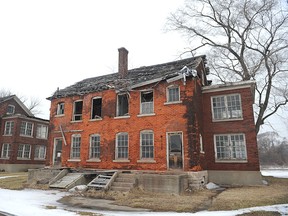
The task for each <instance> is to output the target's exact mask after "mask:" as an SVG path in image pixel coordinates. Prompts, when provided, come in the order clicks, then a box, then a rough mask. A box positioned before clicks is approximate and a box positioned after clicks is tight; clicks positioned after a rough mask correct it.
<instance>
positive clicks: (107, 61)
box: [0, 0, 287, 135]
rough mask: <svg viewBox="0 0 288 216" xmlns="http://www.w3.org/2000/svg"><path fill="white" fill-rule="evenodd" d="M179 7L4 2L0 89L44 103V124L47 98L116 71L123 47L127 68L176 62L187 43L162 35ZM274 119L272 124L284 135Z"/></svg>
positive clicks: (149, 2)
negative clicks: (71, 86) (170, 17)
mask: <svg viewBox="0 0 288 216" xmlns="http://www.w3.org/2000/svg"><path fill="white" fill-rule="evenodd" d="M183 3H184V0H169V1H167V0H157V1H155V0H137V1H136V0H121V1H119V0H105V1H97V0H85V1H80V0H77V1H76V0H49V1H48V0H45V1H44V0H25V1H23V0H1V1H0V73H1V78H0V89H6V90H10V91H11V92H13V93H15V94H17V95H18V96H25V97H28V98H30V97H36V98H39V99H41V108H40V109H41V110H42V114H41V115H39V117H41V118H45V119H48V118H49V107H50V101H48V100H46V98H47V97H49V96H50V95H51V94H52V93H53V92H54V91H55V90H56V89H57V87H59V88H60V89H61V88H65V87H67V86H69V85H72V84H74V83H75V82H77V81H80V80H82V79H85V78H89V77H95V76H100V75H104V74H109V73H113V72H117V70H118V48H120V47H125V48H126V49H128V51H129V56H128V59H129V60H128V61H129V63H128V64H129V68H130V69H131V68H136V67H141V66H149V65H153V64H159V63H164V62H169V61H174V60H176V59H179V55H180V54H181V53H183V52H184V51H186V50H187V47H189V45H188V44H187V43H186V41H185V38H184V37H181V35H179V34H178V33H176V32H168V33H165V32H164V30H163V29H164V27H165V23H166V19H167V17H168V16H169V13H171V12H174V11H175V10H176V9H177V8H178V7H180V6H182V5H183ZM199 54H207V53H199ZM208 61H209V59H208ZM279 119H281V118H278V120H277V119H276V120H275V121H274V123H273V121H272V124H273V125H274V128H275V129H277V130H278V132H280V133H281V134H282V135H286V132H287V127H286V126H285V125H283V124H281V126H279V122H281V120H279ZM275 122H276V123H275ZM267 130H271V128H270V127H267Z"/></svg>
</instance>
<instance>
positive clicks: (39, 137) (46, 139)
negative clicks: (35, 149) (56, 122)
mask: <svg viewBox="0 0 288 216" xmlns="http://www.w3.org/2000/svg"><path fill="white" fill-rule="evenodd" d="M36 138H37V139H42V140H47V138H41V137H36Z"/></svg>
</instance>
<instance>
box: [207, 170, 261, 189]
mask: <svg viewBox="0 0 288 216" xmlns="http://www.w3.org/2000/svg"><path fill="white" fill-rule="evenodd" d="M208 176H209V178H208V181H209V182H213V183H215V184H220V185H251V186H252V185H261V184H263V183H262V175H261V173H260V171H222V170H208Z"/></svg>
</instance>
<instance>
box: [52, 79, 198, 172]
mask: <svg viewBox="0 0 288 216" xmlns="http://www.w3.org/2000/svg"><path fill="white" fill-rule="evenodd" d="M173 84H178V85H179V86H180V91H181V94H180V95H181V96H180V97H181V100H182V103H180V104H169V105H164V103H165V102H166V87H167V86H169V85H171V83H170V84H168V83H167V82H164V81H163V82H160V83H158V84H157V85H155V84H153V85H151V86H145V88H144V89H148V88H149V87H153V89H154V113H155V116H142V117H138V116H137V115H138V114H139V113H140V90H141V89H138V90H133V91H131V92H129V94H130V102H129V114H130V118H122V119H115V118H114V117H115V113H116V92H115V90H106V91H103V92H98V93H91V94H87V95H83V96H73V97H66V98H60V99H53V100H52V102H51V115H50V125H51V129H52V131H51V133H50V134H51V136H50V141H49V147H50V149H49V154H50V156H49V157H50V164H52V158H53V157H52V154H53V146H54V138H57V137H58V138H61V133H60V125H62V128H63V130H64V132H65V138H66V141H67V146H65V145H64V143H63V150H62V166H68V167H83V168H94V169H143V170H167V157H166V154H167V148H166V145H167V144H166V133H167V132H180V131H181V132H183V145H184V155H185V160H184V169H185V170H188V169H190V168H191V167H192V166H194V165H196V164H197V163H198V162H199V160H198V159H197V158H195V157H194V156H195V154H197V151H198V150H197V148H196V147H195V148H194V147H191V146H193V145H198V144H197V143H192V142H194V140H195V139H197V137H198V136H199V135H197V134H199V133H198V130H199V128H198V127H199V125H201V122H202V121H200V119H198V117H197V114H196V112H200V111H199V110H200V109H201V106H200V105H199V104H198V105H196V104H195V103H193V101H192V100H195V101H196V99H195V98H196V97H199V95H200V94H201V88H200V87H198V85H200V84H199V80H197V81H196V80H192V79H189V80H187V82H186V85H183V82H182V81H181V80H179V81H176V82H175V83H173ZM96 96H100V97H102V118H103V119H102V120H97V121H93V120H92V121H91V120H90V115H91V113H90V110H91V100H92V98H93V97H96ZM79 99H82V100H83V120H82V122H71V119H72V111H73V102H74V101H75V100H79ZM59 102H65V115H64V116H61V117H57V116H55V115H56V109H57V104H58V103H59ZM197 102H200V101H198V100H197ZM200 104H201V103H200ZM191 107H193V110H196V111H195V112H194V111H193V110H192V111H191ZM188 109H189V110H190V111H189V112H188V111H187V110H188ZM196 122H198V123H196ZM75 130H81V131H79V132H75ZM141 130H153V132H154V159H155V161H156V162H155V163H140V162H137V160H139V159H140V131H141ZM119 132H127V133H128V134H129V160H130V162H129V163H120V162H113V160H114V159H115V138H116V134H117V133H119ZM77 133H78V134H81V161H80V162H71V161H70V162H69V161H68V159H69V157H70V148H71V146H70V144H71V135H72V134H77ZM95 133H97V134H100V136H101V144H100V145H101V162H87V160H88V157H89V136H90V135H91V134H95ZM193 136H194V138H193ZM191 137H192V138H191ZM198 149H199V148H198Z"/></svg>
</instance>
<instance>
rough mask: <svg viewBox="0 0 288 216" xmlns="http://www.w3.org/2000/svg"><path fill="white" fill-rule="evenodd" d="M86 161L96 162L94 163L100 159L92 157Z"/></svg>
mask: <svg viewBox="0 0 288 216" xmlns="http://www.w3.org/2000/svg"><path fill="white" fill-rule="evenodd" d="M87 162H92V163H93V162H96V163H99V162H101V160H100V159H98V158H93V159H89V160H87Z"/></svg>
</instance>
